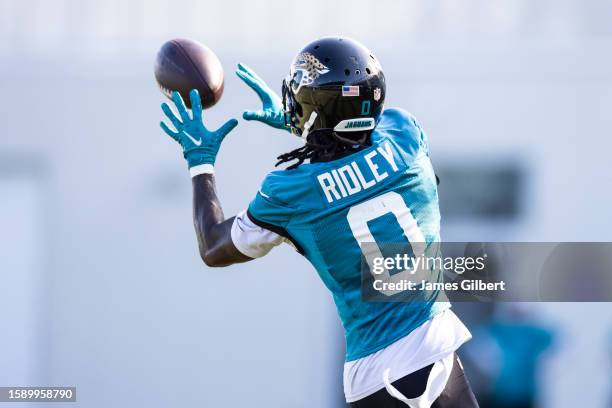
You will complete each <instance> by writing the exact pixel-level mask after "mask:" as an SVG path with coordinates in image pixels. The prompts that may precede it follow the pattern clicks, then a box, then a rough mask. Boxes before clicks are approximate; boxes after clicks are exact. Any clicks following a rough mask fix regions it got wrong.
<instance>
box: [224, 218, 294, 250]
mask: <svg viewBox="0 0 612 408" xmlns="http://www.w3.org/2000/svg"><path fill="white" fill-rule="evenodd" d="M231 236H232V242H233V243H234V246H235V247H236V248H237V249H238V250H239V251H240V252H241V253H242V254H244V255H246V256H248V257H250V258H261V257H262V256H264V255H266V254H267V253H268V252H270V251H271V250H272V248H274V247H275V246H278V245H280V244H282V243H283V242H288V241H287V239H286V238H284V237H282V236H280V235H278V234H277V233H276V232H272V231H270V230H267V229H265V228H262V227H260V226H259V225H256V224H255V223H254V222H253V221H251V219H250V218H249V217H248V215H247V213H246V211H242V212H240V213H239V214H238V215H236V218H234V223H233V224H232V230H231Z"/></svg>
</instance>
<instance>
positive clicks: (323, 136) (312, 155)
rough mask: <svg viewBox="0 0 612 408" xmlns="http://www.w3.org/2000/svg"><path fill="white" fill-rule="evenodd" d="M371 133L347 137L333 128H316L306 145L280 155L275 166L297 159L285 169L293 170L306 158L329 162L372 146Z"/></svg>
mask: <svg viewBox="0 0 612 408" xmlns="http://www.w3.org/2000/svg"><path fill="white" fill-rule="evenodd" d="M370 134H371V132H355V133H350V134H349V135H350V136H349V137H345V136H340V135H339V134H338V133H337V132H334V130H333V129H317V130H314V131H312V132H311V133H310V134H309V135H308V136H307V138H306V144H305V145H304V146H302V147H300V148H298V149H295V150H292V151H290V152H288V153H285V154H281V155H280V156H278V157H277V158H276V159H277V160H278V162H277V163H276V165H275V167H278V166H279V165H281V164H283V163H288V162H291V161H294V160H297V161H296V162H295V163H293V164H291V165H290V166H288V167H287V168H286V169H285V170H292V169H296V168H298V167H299V166H300V165H301V164H302V163H304V162H305V161H306V160H309V161H310V162H311V163H316V162H327V161H332V160H336V159H339V158H341V157H344V156H348V155H349V154H352V153H355V152H357V151H359V150H361V149H363V148H365V147H367V146H370V145H371V144H372V142H371V140H370ZM347 136H348V135H347Z"/></svg>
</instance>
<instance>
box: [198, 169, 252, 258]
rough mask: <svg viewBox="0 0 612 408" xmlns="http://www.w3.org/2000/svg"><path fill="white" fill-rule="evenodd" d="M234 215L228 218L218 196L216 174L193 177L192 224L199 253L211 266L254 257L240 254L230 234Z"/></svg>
mask: <svg viewBox="0 0 612 408" xmlns="http://www.w3.org/2000/svg"><path fill="white" fill-rule="evenodd" d="M233 220H234V217H232V218H230V219H228V220H226V219H225V217H224V215H223V209H222V208H221V202H220V201H219V198H218V197H217V191H216V185H215V176H214V175H213V174H201V175H199V176H196V177H194V178H193V223H194V226H195V230H196V235H197V238H198V247H199V249H200V256H201V257H202V260H203V261H204V263H205V264H206V265H208V266H227V265H231V264H233V263H237V262H245V261H248V260H250V259H251V258H249V257H246V256H244V255H243V254H241V253H239V252H238V251H237V250H236V249H235V247H234V245H233V243H232V237H231V227H232V223H233Z"/></svg>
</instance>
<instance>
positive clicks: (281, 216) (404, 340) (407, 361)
mask: <svg viewBox="0 0 612 408" xmlns="http://www.w3.org/2000/svg"><path fill="white" fill-rule="evenodd" d="M236 73H237V75H238V76H239V77H240V78H241V79H242V80H243V81H244V82H245V83H246V84H247V85H248V86H249V87H251V88H252V89H253V90H254V91H255V92H257V94H258V96H259V97H260V99H261V101H262V104H263V107H262V109H261V110H257V111H245V112H244V114H243V118H244V119H246V120H256V121H260V122H263V123H265V124H267V125H270V126H272V127H274V128H276V129H279V130H280V131H289V132H291V133H292V134H294V135H297V136H299V137H301V138H302V139H303V141H304V145H303V146H302V147H300V148H298V149H296V150H294V151H291V152H289V153H286V154H283V155H281V156H279V157H278V163H277V165H279V164H286V168H285V169H283V170H278V171H273V172H271V173H270V174H268V176H267V177H266V178H265V179H264V181H263V183H262V185H261V188H260V189H259V191H258V192H257V194H256V195H255V197H254V198H253V200H252V201H251V203H250V204H249V206H248V208H247V209H245V211H243V212H241V213H239V214H238V215H236V216H235V217H232V218H228V219H226V218H225V216H224V215H223V210H222V208H221V203H220V202H219V199H218V197H217V193H216V186H215V177H214V164H215V158H216V156H217V152H218V150H219V147H220V145H221V143H222V141H223V138H224V137H225V136H226V135H227V134H228V133H229V132H230V131H231V130H232V129H233V128H234V127H235V126H236V125H237V121H236V120H235V119H232V120H230V121H228V122H227V123H225V124H224V125H223V126H221V128H219V129H218V130H215V131H211V130H209V129H207V128H206V127H205V126H204V124H203V123H202V105H201V101H200V97H199V95H198V93H197V91H195V90H194V91H192V92H191V94H190V99H191V104H192V110H191V114H189V112H188V111H187V109H186V108H185V105H184V103H183V100H182V99H181V97H180V95H179V94H178V93H177V92H175V93H174V94H173V101H174V104H175V105H176V109H177V111H178V114H179V116H178V117H177V116H175V115H174V114H173V113H172V111H171V110H170V107H169V106H168V105H167V104H165V103H164V104H163V105H162V109H163V111H164V113H165V114H166V115H167V116H168V119H169V120H170V122H171V123H172V124H173V125H174V127H175V128H176V130H172V129H171V128H169V127H168V126H167V125H166V124H165V123H163V122H162V123H161V126H162V128H163V130H164V131H165V132H166V133H167V134H168V135H170V136H171V137H172V138H173V139H175V140H176V141H177V142H179V143H180V145H181V146H182V148H183V153H184V157H185V159H186V160H187V163H188V166H189V170H190V173H191V176H192V178H193V197H194V198H193V203H194V204H193V205H194V212H193V219H194V224H195V230H196V233H197V239H198V243H199V250H200V255H201V257H202V260H203V261H204V262H205V263H206V265H208V266H215V267H217V266H227V265H231V264H234V263H239V262H247V261H250V260H253V259H255V258H259V257H261V256H264V255H266V254H267V253H268V252H269V251H270V250H271V249H272V248H273V247H275V246H277V245H281V244H283V243H287V244H289V245H292V246H293V247H294V248H295V250H296V251H297V252H299V253H300V254H301V255H302V256H305V257H306V258H307V259H308V260H309V261H310V262H311V263H312V265H313V266H314V268H315V269H316V270H317V272H318V273H319V276H320V277H321V279H322V280H323V283H324V284H325V285H326V286H327V288H328V289H329V290H330V291H331V292H332V296H333V298H334V301H335V303H336V306H337V310H338V313H339V315H340V318H341V320H342V323H343V326H344V329H345V335H346V363H345V366H344V393H345V396H346V400H347V402H348V403H349V404H350V405H351V406H352V407H359V408H369V407H376V408H381V407H383V408H384V407H398V406H406V405H407V406H410V407H413V408H415V407H419V408H422V407H430V406H431V407H439V408H443V407H458V408H463V407H477V406H478V405H477V403H476V400H475V398H474V395H473V393H472V391H471V389H470V386H469V384H468V382H467V380H466V378H465V375H464V373H463V368H462V366H461V363H460V362H459V359H458V358H457V356H456V354H455V351H456V350H457V349H458V348H459V347H460V346H461V345H462V344H463V343H464V342H466V341H467V340H469V338H470V333H469V331H468V330H467V329H466V327H465V326H464V325H463V324H462V323H461V321H460V320H459V319H458V318H457V316H456V315H455V314H454V313H453V312H452V311H451V310H450V309H449V308H450V305H449V303H447V302H445V301H443V300H442V299H441V298H439V295H440V292H437V291H430V292H423V293H421V294H417V295H415V296H416V297H414V298H413V299H412V301H404V302H368V301H365V300H363V299H362V296H361V270H362V263H361V260H362V255H365V254H364V253H363V252H362V251H365V249H364V248H365V247H366V246H367V244H368V243H369V244H370V245H373V243H380V244H381V245H382V244H383V243H384V242H409V244H410V245H411V246H412V247H413V249H414V248H416V246H418V245H421V246H425V247H427V248H429V247H431V246H432V245H434V244H435V243H439V241H440V213H439V208H438V195H437V185H436V176H435V174H434V171H433V168H432V164H431V161H430V159H429V151H428V145H427V136H426V135H425V132H424V131H423V129H422V128H421V126H420V125H419V123H418V122H417V121H416V120H415V118H414V117H413V116H411V115H410V114H409V113H407V112H405V111H403V110H401V109H397V108H387V109H384V108H383V105H384V101H385V93H386V84H385V77H384V74H383V71H382V68H381V66H380V64H379V62H378V60H377V59H376V57H375V56H374V55H373V54H372V53H371V52H370V51H369V50H368V49H367V48H365V47H364V46H363V45H361V44H360V43H358V42H356V41H354V40H352V39H349V38H339V37H333V38H332V37H326V38H321V39H319V40H316V41H314V42H312V43H310V44H308V45H306V46H305V47H304V48H303V49H302V50H301V51H300V52H299V53H298V55H297V56H296V57H295V59H294V61H293V63H292V64H291V68H290V72H289V75H288V76H287V77H286V79H285V80H284V81H283V85H282V98H281V97H279V96H278V95H277V94H275V93H274V92H273V91H272V90H271V89H270V88H269V87H268V86H267V85H266V84H265V82H264V81H263V80H262V79H261V78H260V77H258V76H257V75H256V74H255V73H254V72H253V71H252V70H251V69H250V68H248V67H246V66H244V65H241V64H239V65H238V70H237V72H236ZM415 253H416V251H415ZM429 272H430V276H429V280H431V281H436V282H437V281H440V280H441V272H440V271H439V270H432V271H429Z"/></svg>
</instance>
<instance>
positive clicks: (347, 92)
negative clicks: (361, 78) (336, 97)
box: [342, 85, 359, 96]
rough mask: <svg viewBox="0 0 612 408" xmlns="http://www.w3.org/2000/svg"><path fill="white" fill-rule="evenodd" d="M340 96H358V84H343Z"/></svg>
mask: <svg viewBox="0 0 612 408" xmlns="http://www.w3.org/2000/svg"><path fill="white" fill-rule="evenodd" d="M342 96H359V86H355V85H352V86H343V87H342Z"/></svg>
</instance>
